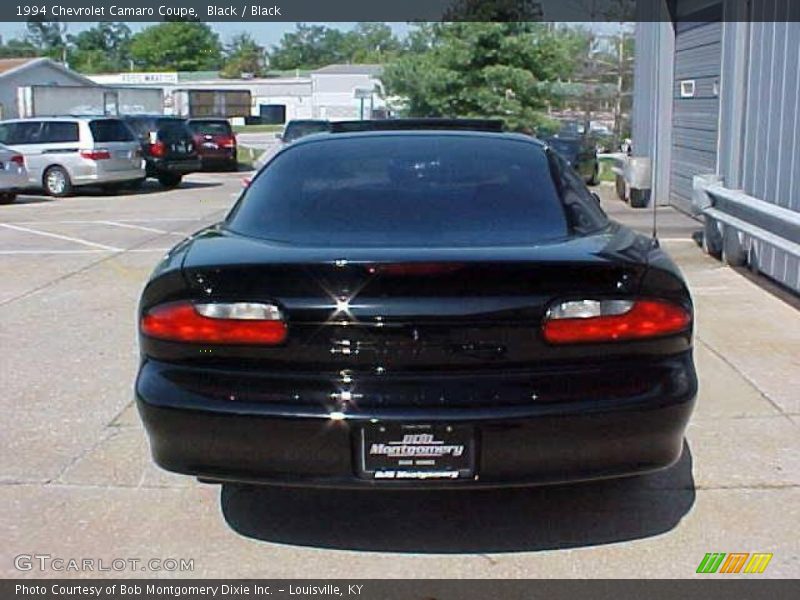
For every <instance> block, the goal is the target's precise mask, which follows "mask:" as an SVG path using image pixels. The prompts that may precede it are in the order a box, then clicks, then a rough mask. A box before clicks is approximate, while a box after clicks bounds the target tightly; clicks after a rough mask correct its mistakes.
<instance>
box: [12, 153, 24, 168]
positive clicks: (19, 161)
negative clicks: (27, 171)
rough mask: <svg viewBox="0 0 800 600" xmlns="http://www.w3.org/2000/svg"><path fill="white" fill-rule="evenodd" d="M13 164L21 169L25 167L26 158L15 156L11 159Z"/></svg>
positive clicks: (19, 155)
mask: <svg viewBox="0 0 800 600" xmlns="http://www.w3.org/2000/svg"><path fill="white" fill-rule="evenodd" d="M11 162H12V163H14V164H15V165H19V166H20V167H24V166H25V157H24V156H22V154H15V155H14V156H12V157H11Z"/></svg>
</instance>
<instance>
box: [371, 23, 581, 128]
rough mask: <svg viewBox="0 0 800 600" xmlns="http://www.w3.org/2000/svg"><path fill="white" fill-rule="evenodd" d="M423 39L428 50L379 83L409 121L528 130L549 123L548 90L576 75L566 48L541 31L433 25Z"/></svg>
mask: <svg viewBox="0 0 800 600" xmlns="http://www.w3.org/2000/svg"><path fill="white" fill-rule="evenodd" d="M427 34H428V35H429V36H430V42H429V44H428V45H427V49H426V50H424V51H422V52H418V53H412V54H407V55H405V56H402V57H400V58H398V59H397V60H395V61H393V62H391V63H390V64H389V65H387V67H386V69H385V70H384V74H383V77H382V81H383V83H384V86H385V88H386V92H387V94H388V95H390V96H398V97H401V98H403V99H404V102H405V112H407V113H408V115H409V116H415V117H494V118H502V119H503V120H504V121H505V122H506V125H507V126H508V127H509V128H511V129H516V130H530V129H534V128H536V127H538V126H540V125H542V124H543V123H547V122H548V119H547V118H546V117H545V115H544V114H543V113H544V109H545V108H546V106H547V100H548V99H549V97H550V96H549V90H548V83H549V82H554V81H557V80H558V79H559V78H564V77H567V76H568V75H569V73H570V72H571V70H572V69H573V68H574V63H573V61H572V57H571V55H570V51H571V47H570V45H569V44H568V43H566V42H565V39H564V38H563V37H562V36H560V35H559V33H558V32H557V31H553V30H551V29H550V28H549V27H548V26H547V25H544V24H539V23H531V22H525V23H466V22H465V23H460V22H459V23H439V24H435V25H432V26H428V30H427ZM413 43H414V45H415V46H416V47H424V46H425V45H424V44H422V43H421V40H419V39H416V40H414V41H413Z"/></svg>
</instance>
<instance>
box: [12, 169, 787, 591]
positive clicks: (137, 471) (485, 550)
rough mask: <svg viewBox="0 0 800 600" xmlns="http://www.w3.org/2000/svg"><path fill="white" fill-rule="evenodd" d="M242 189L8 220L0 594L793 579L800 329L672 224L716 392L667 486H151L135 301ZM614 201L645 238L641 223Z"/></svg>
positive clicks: (32, 202)
mask: <svg viewBox="0 0 800 600" xmlns="http://www.w3.org/2000/svg"><path fill="white" fill-rule="evenodd" d="M239 189H240V176H238V175H235V174H232V175H219V176H217V175H195V176H191V177H189V178H187V183H186V184H185V186H184V187H182V188H180V189H177V190H172V191H167V192H163V191H160V190H158V188H155V187H152V188H147V189H146V190H145V191H144V193H142V194H130V195H121V196H117V197H102V196H82V197H77V198H70V199H65V200H58V201H51V200H46V199H42V198H35V197H29V198H23V199H22V200H21V202H20V203H18V204H16V205H13V206H2V207H0V282H2V283H1V284H0V379H1V380H2V394H0V403H1V405H0V411H2V414H3V419H2V422H1V424H0V439H2V443H1V444H0V502H2V507H3V510H2V511H0V535H2V539H3V543H2V548H0V575H2V576H5V577H11V576H36V577H41V576H60V575H70V576H75V575H81V574H80V573H62V572H57V571H52V570H48V571H45V572H41V571H39V570H38V569H34V570H32V571H28V572H19V571H17V570H15V568H14V557H15V556H18V555H20V554H36V553H39V554H49V555H51V556H53V557H60V558H65V559H69V558H79V559H80V558H90V559H103V560H104V561H106V564H109V563H110V561H111V559H114V558H122V559H134V558H135V559H142V560H149V559H158V560H164V559H169V558H174V559H181V558H184V559H193V561H194V570H193V571H182V572H181V571H171V570H170V571H167V572H158V571H156V572H146V571H141V566H137V567H136V568H135V569H130V568H128V567H126V569H125V570H123V571H121V572H120V573H119V574H120V575H124V576H138V575H147V576H154V575H155V576H172V575H175V576H193V577H308V576H315V577H473V578H475V577H477V578H483V577H497V578H501V577H502V578H507V577H641V576H644V577H691V576H693V575H694V571H695V569H696V567H697V565H698V563H699V562H700V560H701V559H702V558H703V556H704V554H705V553H706V552H772V553H774V558H773V559H772V562H771V563H770V565H769V567H768V569H767V571H766V572H765V574H764V576H773V577H777V576H783V577H796V576H797V575H798V574H800V541H799V540H800V526H799V525H798V524H800V313H799V312H798V311H797V310H796V309H795V308H793V307H791V306H790V305H788V304H787V303H785V302H783V301H782V300H780V299H778V298H776V297H775V296H773V295H771V294H770V293H768V292H766V291H764V290H763V289H762V288H760V287H758V286H756V285H755V284H754V283H752V282H750V281H748V280H747V279H745V278H743V277H742V276H741V275H739V274H737V273H735V272H733V271H731V270H730V269H728V268H726V267H723V266H721V265H720V263H718V262H716V261H714V260H712V259H710V258H708V257H706V256H704V255H703V254H702V253H701V252H700V251H699V250H698V248H697V247H696V246H695V245H694V243H693V242H692V241H691V239H690V234H691V232H692V231H693V230H694V229H696V228H697V226H696V224H695V223H694V222H692V221H690V220H688V219H686V218H684V217H682V216H680V215H678V214H676V213H674V212H673V211H671V210H668V209H665V210H663V211H661V215H660V219H661V222H662V225H663V227H662V238H663V239H664V240H665V241H664V245H665V246H666V248H667V249H668V250H669V252H670V253H671V254H672V255H673V256H674V257H675V259H676V260H677V261H678V262H679V263H680V265H681V267H682V268H683V270H684V273H685V274H686V276H687V278H688V280H689V282H690V285H691V287H692V290H693V294H694V298H695V301H696V304H697V362H698V367H699V372H700V380H701V392H700V398H699V403H698V408H697V411H696V414H695V416H694V418H693V420H692V423H691V426H690V428H689V432H688V440H687V445H686V451H685V453H684V457H683V459H682V460H681V461H680V463H679V464H678V465H676V466H675V467H674V468H672V469H671V470H669V471H667V472H664V473H660V474H657V475H653V476H650V477H646V478H641V479H635V480H624V481H616V482H605V483H594V484H584V485H579V486H570V487H548V488H537V489H524V490H512V491H475V492H466V493H452V492H450V493H447V492H445V493H441V492H437V493H431V492H422V493H416V492H399V493H389V492H353V491H336V492H319V491H304V490H287V489H271V488H264V489H256V490H253V489H240V488H236V487H233V486H225V487H223V488H221V489H220V487H217V486H207V485H202V484H199V483H197V482H195V481H193V480H191V479H188V478H184V477H179V476H173V475H170V474H167V473H164V472H162V471H160V470H158V469H157V468H155V467H154V466H153V465H152V464H151V462H150V458H149V456H148V449H147V443H146V440H145V437H144V434H143V431H142V428H141V426H140V424H139V421H138V417H137V415H136V413H135V410H134V409H133V408H132V405H131V386H132V381H133V377H134V373H135V369H136V361H137V350H136V343H135V317H134V315H135V307H136V302H137V299H138V295H139V292H140V290H141V288H142V285H143V283H144V281H145V280H146V278H147V276H148V274H149V272H150V270H151V269H152V267H153V266H154V264H155V263H156V262H157V260H158V258H159V256H160V255H161V254H162V253H163V252H164V251H165V250H166V249H167V248H169V247H170V246H171V245H172V244H174V243H175V242H176V241H178V240H179V239H181V237H182V236H183V235H185V234H186V233H188V232H191V231H193V230H195V229H197V228H199V227H200V226H201V225H203V224H205V223H208V222H211V221H213V220H216V219H218V218H220V217H221V216H222V215H223V214H224V213H225V211H226V210H227V209H228V208H229V207H230V205H231V203H232V201H233V199H234V198H235V196H236V194H237V193H238V191H239ZM602 192H603V197H604V198H605V200H604V206H606V208H607V209H608V210H610V211H611V212H612V213H614V214H615V216H617V217H618V218H620V219H622V220H625V221H627V222H630V223H632V224H634V225H635V226H637V227H640V228H642V229H643V230H645V231H646V230H649V227H650V225H649V222H650V214H649V213H648V212H646V211H633V210H630V209H627V208H626V207H624V205H622V204H621V203H619V202H618V201H616V200H612V199H611V197H612V190H611V189H610V188H605V187H604V188H603V189H602ZM170 564H171V563H170ZM107 574H108V573H104V574H103V575H107ZM89 575H91V573H89ZM95 575H97V573H95ZM83 576H86V574H83Z"/></svg>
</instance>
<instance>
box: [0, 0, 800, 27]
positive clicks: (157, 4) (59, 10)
mask: <svg viewBox="0 0 800 600" xmlns="http://www.w3.org/2000/svg"><path fill="white" fill-rule="evenodd" d="M741 2H742V0H232V1H224V0H109V2H107V3H103V5H99V4H98V3H96V2H94V0H3V2H0V21H28V20H41V21H54V20H58V21H64V22H68V21H76V22H79V21H84V22H86V21H92V22H97V21H126V22H127V21H144V22H154V21H169V20H198V21H214V22H216V21H242V22H255V21H284V22H295V21H324V22H337V21H338V22H342V21H348V22H349V21H389V22H398V21H563V22H567V21H573V22H574V21H582V22H588V21H595V22H600V21H608V22H620V21H676V20H682V19H692V20H722V21H726V20H728V21H769V22H771V21H775V22H778V21H794V22H797V21H800V2H798V1H797V0H749V1H748V4H747V5H746V6H747V9H746V10H742V9H741Z"/></svg>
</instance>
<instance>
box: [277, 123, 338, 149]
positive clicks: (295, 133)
mask: <svg viewBox="0 0 800 600" xmlns="http://www.w3.org/2000/svg"><path fill="white" fill-rule="evenodd" d="M330 129H331V124H330V121H325V120H321V119H294V120H292V121H289V122H288V123H287V124H286V126H285V127H284V128H283V133H280V134H278V138H279V139H280V140H281V141H282V142H283V143H284V144H291V143H292V142H296V141H297V140H299V139H300V138H303V137H305V136H307V135H312V134H315V133H325V132H327V131H330Z"/></svg>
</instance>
